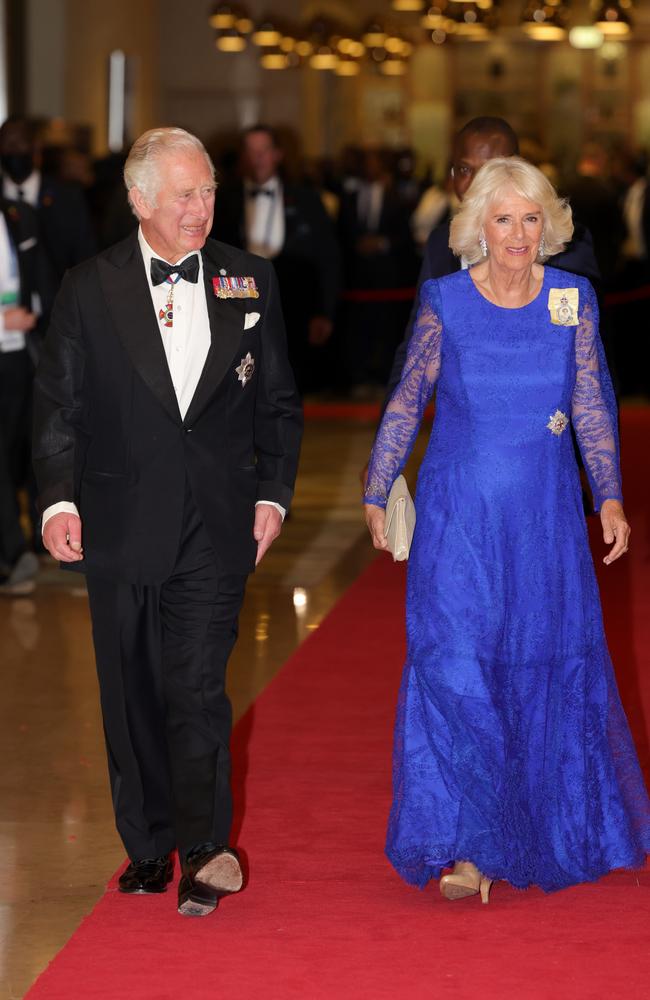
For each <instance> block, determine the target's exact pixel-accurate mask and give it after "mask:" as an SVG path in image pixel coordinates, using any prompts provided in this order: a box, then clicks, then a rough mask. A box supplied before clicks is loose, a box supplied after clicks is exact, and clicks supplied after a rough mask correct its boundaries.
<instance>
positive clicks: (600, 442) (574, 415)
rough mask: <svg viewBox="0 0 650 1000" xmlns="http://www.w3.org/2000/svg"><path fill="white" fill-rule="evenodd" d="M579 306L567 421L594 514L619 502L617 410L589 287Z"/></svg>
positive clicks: (620, 497) (596, 308)
mask: <svg viewBox="0 0 650 1000" xmlns="http://www.w3.org/2000/svg"><path fill="white" fill-rule="evenodd" d="M581 298H582V299H583V301H582V303H581V306H580V315H579V320H578V329H577V332H576V384H575V388H574V390H573V398H572V401H571V419H572V421H573V427H574V429H575V433H576V438H577V439H578V445H579V446H580V452H581V454H582V459H583V462H584V464H585V469H586V470H587V475H588V477H589V485H590V486H591V492H592V493H593V497H594V506H595V508H596V510H599V509H600V506H601V504H602V503H603V501H604V500H621V501H622V499H623V497H622V494H621V472H620V466H619V446H618V422H617V407H616V398H615V396H614V389H613V388H612V380H611V378H610V375H609V370H608V368H607V361H606V360H605V352H604V350H603V345H602V342H601V339H600V336H599V333H598V303H597V302H596V296H595V294H594V290H593V288H592V287H591V285H589V286H588V291H587V293H586V294H584V295H582V296H581Z"/></svg>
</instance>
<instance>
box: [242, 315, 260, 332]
mask: <svg viewBox="0 0 650 1000" xmlns="http://www.w3.org/2000/svg"><path fill="white" fill-rule="evenodd" d="M259 318H260V314H259V313H246V316H245V317H244V330H250V328H251V327H252V326H255V324H256V323H257V321H258V319H259Z"/></svg>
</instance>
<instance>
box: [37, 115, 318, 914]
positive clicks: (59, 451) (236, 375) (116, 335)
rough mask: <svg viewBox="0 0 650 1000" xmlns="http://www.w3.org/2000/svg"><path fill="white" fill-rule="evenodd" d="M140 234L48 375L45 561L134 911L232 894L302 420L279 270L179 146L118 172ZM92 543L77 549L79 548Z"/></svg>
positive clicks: (79, 296)
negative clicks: (138, 905) (107, 780)
mask: <svg viewBox="0 0 650 1000" xmlns="http://www.w3.org/2000/svg"><path fill="white" fill-rule="evenodd" d="M125 180H126V185H127V188H128V191H129V200H130V203H131V205H132V207H133V209H134V211H135V213H136V215H137V216H138V218H139V220H140V226H139V229H138V231H137V232H135V233H134V234H133V235H132V236H129V237H128V238H127V239H125V240H123V241H122V242H121V243H118V244H116V245H115V246H113V247H111V248H110V249H108V250H106V251H104V252H103V253H101V254H100V255H99V256H97V257H95V258H94V259H92V260H89V261H87V262H85V263H84V264H81V265H80V266H78V267H76V268H74V269H73V270H72V271H70V272H69V273H68V274H67V275H66V277H65V279H64V281H63V284H62V286H61V290H60V293H59V296H58V299H57V301H56V303H55V307H54V311H53V318H52V324H51V327H50V330H49V332H48V335H47V338H46V342H45V346H44V351H43V355H42V360H41V363H40V365H39V369H38V372H37V378H36V399H35V436H34V464H35V469H36V475H37V481H38V484H39V490H40V502H41V506H42V508H43V510H44V515H43V521H44V527H43V538H44V541H45V544H46V546H47V548H48V550H49V551H50V552H51V554H52V555H53V556H54V557H55V558H57V559H60V560H61V561H62V562H63V563H64V564H65V565H67V566H68V567H69V568H71V569H76V570H81V571H82V572H85V574H86V578H87V585H88V595H89V600H90V611H91V616H92V622H93V639H94V643H95V653H96V659H97V669H98V675H99V683H100V691H101V699H102V709H103V715H104V726H105V732H106V741H107V748H108V758H109V771H110V776H111V785H112V792H113V803H114V809H115V816H116V822H117V827H118V830H119V833H120V835H121V837H122V840H123V842H124V845H125V847H126V850H127V853H128V855H129V858H130V862H131V863H130V864H129V867H128V868H127V870H126V872H125V873H124V874H123V875H122V876H121V878H120V889H121V890H122V891H123V892H126V893H141V892H162V891H164V889H165V887H166V885H167V882H168V881H169V880H170V878H171V875H172V864H171V859H170V852H171V851H172V850H173V848H174V846H177V847H178V849H179V853H180V860H181V867H182V878H181V881H180V884H179V896H178V908H179V911H180V912H181V913H185V914H191V915H202V914H204V913H209V912H211V911H212V910H214V909H215V907H216V906H217V904H218V901H219V899H220V897H222V896H224V895H226V894H228V893H232V892H236V891H238V890H239V889H240V888H241V886H242V881H243V877H242V871H241V867H240V863H239V859H238V856H237V854H236V852H235V851H233V850H232V849H231V848H230V847H229V846H228V838H229V833H230V826H231V817H232V805H231V793H230V787H229V774H230V756H229V737H230V727H231V711H230V704H229V701H228V699H227V697H226V694H225V686H224V683H225V669H226V663H227V660H228V656H229V654H230V652H231V650H232V647H233V645H234V642H235V639H236V635H237V617H238V613H239V609H240V606H241V603H242V599H243V595H244V587H245V583H246V577H247V575H248V574H249V573H250V572H251V571H252V570H253V568H254V566H255V564H256V563H258V562H259V561H260V559H261V558H262V556H263V555H264V553H265V552H266V550H267V549H268V547H269V545H270V544H271V542H272V541H273V540H274V539H275V538H276V537H277V535H278V534H279V532H280V527H281V524H282V518H283V516H284V512H285V511H286V509H287V508H288V506H289V503H290V501H291V497H292V491H293V483H294V478H295V475H296V469H297V463H298V452H299V445H300V437H301V428H302V416H301V408H300V403H299V399H298V396H297V392H296V388H295V384H294V380H293V375H292V372H291V369H290V367H289V363H288V360H287V354H286V345H285V333H284V324H283V320H282V311H281V308H280V299H279V294H278V289H277V282H276V279H275V275H274V273H273V269H272V267H271V266H270V265H269V264H268V263H267V262H266V261H264V260H262V259H261V258H258V257H253V256H252V255H250V254H247V253H244V252H242V251H240V250H237V249H235V248H233V247H231V246H227V245H226V244H224V243H220V242H216V241H215V240H212V239H207V237H208V233H209V232H210V229H211V226H212V216H213V207H214V190H215V184H214V168H213V166H212V163H211V161H210V159H209V157H208V156H207V153H206V151H205V149H204V147H203V146H202V144H201V143H200V142H199V140H198V139H196V138H195V137H194V136H191V135H189V133H187V132H184V131H183V130H182V129H175V128H161V129H153V130H151V131H150V132H146V133H145V134H144V135H143V136H141V137H140V139H138V140H137V142H136V143H135V144H134V146H133V148H132V150H131V152H130V154H129V158H128V160H127V163H126V166H125ZM82 525H83V536H82Z"/></svg>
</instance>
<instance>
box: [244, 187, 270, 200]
mask: <svg viewBox="0 0 650 1000" xmlns="http://www.w3.org/2000/svg"><path fill="white" fill-rule="evenodd" d="M258 194H264V195H266V197H267V198H272V197H273V196H274V194H275V191H273V189H272V188H262V187H251V188H249V189H248V197H249V198H257V196H258Z"/></svg>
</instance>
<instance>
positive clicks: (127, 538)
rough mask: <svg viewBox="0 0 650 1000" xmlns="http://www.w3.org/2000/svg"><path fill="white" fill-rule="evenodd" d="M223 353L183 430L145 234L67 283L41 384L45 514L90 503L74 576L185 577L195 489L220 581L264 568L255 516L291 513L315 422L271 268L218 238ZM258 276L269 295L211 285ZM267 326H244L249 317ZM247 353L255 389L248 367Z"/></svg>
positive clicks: (216, 303) (217, 319) (216, 350)
mask: <svg viewBox="0 0 650 1000" xmlns="http://www.w3.org/2000/svg"><path fill="white" fill-rule="evenodd" d="M202 255H203V265H204V278H205V289H206V296H207V302H208V312H209V317H210V331H211V346H210V350H209V354H208V357H207V360H206V363H205V366H204V369H203V373H202V375H201V379H200V381H199V384H198V386H197V389H196V392H195V394H194V398H193V399H192V402H191V404H190V407H189V410H188V412H187V414H186V416H185V419H182V418H181V414H180V412H179V409H178V404H177V401H176V395H175V392H174V388H173V385H172V381H171V376H170V373H169V368H168V365H167V360H166V358H165V353H164V349H163V345H162V340H161V334H160V329H159V321H158V319H157V317H156V315H155V311H154V308H153V305H152V301H151V293H150V290H149V284H148V281H147V277H146V274H145V270H144V265H143V261H142V255H141V252H140V248H139V245H138V240H137V233H134V234H133V235H132V236H130V237H128V238H127V239H126V240H123V241H122V242H121V243H118V244H116V245H115V246H113V247H111V248H110V249H108V250H106V251H104V252H103V253H101V254H100V255H99V256H97V257H95V258H93V259H92V260H89V261H86V262H85V263H83V264H81V265H79V266H78V267H76V268H74V269H73V270H72V271H70V272H69V273H68V274H67V275H66V277H65V279H64V281H63V284H62V286H61V289H60V292H59V295H58V297H57V300H56V303H55V306H54V310H53V315H52V323H51V326H50V329H49V331H48V334H47V337H46V340H45V345H44V349H43V354H42V358H41V362H40V364H39V367H38V370H37V374H36V391H35V427H34V448H33V451H34V455H33V460H34V468H35V471H36V479H37V483H38V489H39V504H40V507H41V509H45V508H46V507H48V506H49V505H50V504H53V503H56V502H57V501H60V500H68V501H73V502H74V503H76V504H77V506H78V508H79V511H80V514H81V519H82V529H83V545H84V559H83V560H82V561H80V562H78V563H73V564H71V565H70V568H74V569H77V570H81V571H82V572H87V573H89V574H90V573H93V574H95V575H101V576H107V577H109V578H111V579H117V580H126V581H131V582H140V583H156V582H160V581H162V580H163V579H165V578H166V577H167V576H168V575H169V574H170V572H171V571H172V568H173V565H174V561H175V558H176V555H177V547H178V540H179V534H180V530H181V519H182V514H183V498H184V492H185V486H186V481H189V484H190V487H191V490H192V493H193V496H194V499H195V501H196V504H197V506H198V508H199V510H200V512H201V515H202V517H203V520H204V523H205V527H206V529H207V532H208V535H209V537H210V540H211V542H212V544H213V547H214V550H215V554H216V557H217V560H218V564H219V567H220V569H221V571H224V572H226V573H239V574H246V573H248V572H250V571H251V570H252V568H253V566H254V562H255V554H256V543H255V540H254V538H253V534H252V532H253V521H254V507H255V502H256V501H257V500H271V501H275V502H277V503H280V504H282V505H283V506H284V507H288V506H289V504H290V501H291V497H292V491H293V484H294V479H295V475H296V469H297V463H298V452H299V446H300V436H301V428H302V414H301V408H300V403H299V399H298V396H297V393H296V389H295V385H294V380H293V374H292V372H291V369H290V367H289V364H288V361H287V356H286V346H285V332H284V324H283V320H282V313H281V309H280V305H279V297H278V291H277V286H276V281H275V277H274V274H273V269H272V268H271V266H270V265H269V263H268V262H267V261H264V260H262V259H261V258H259V257H254V256H252V255H251V254H247V253H242V252H241V251H239V250H236V249H235V248H233V247H229V246H226V245H225V244H223V243H217V242H215V241H213V240H208V241H207V243H206V245H205V247H204V249H203V251H202ZM222 271H223V272H225V273H226V274H227V275H229V276H234V277H236V276H240V277H242V276H247V277H251V276H252V277H253V278H254V279H255V282H256V284H257V288H258V289H259V298H258V299H248V298H247V299H219V298H217V297H216V296H215V294H214V291H213V285H212V281H213V278H215V277H218V276H219V275H220V273H221V272H222ZM252 312H257V313H259V314H260V319H259V321H258V322H257V323H256V324H255V325H253V326H251V327H250V329H248V330H245V329H244V321H245V317H246V315H247V314H250V313H252ZM248 354H250V355H251V357H252V361H253V364H254V370H253V371H252V374H251V378H250V380H249V381H247V382H246V383H245V384H244V383H242V381H241V380H240V378H239V375H238V372H237V371H236V369H237V368H238V367H240V363H241V361H242V359H244V358H246V357H247V355H248Z"/></svg>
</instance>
